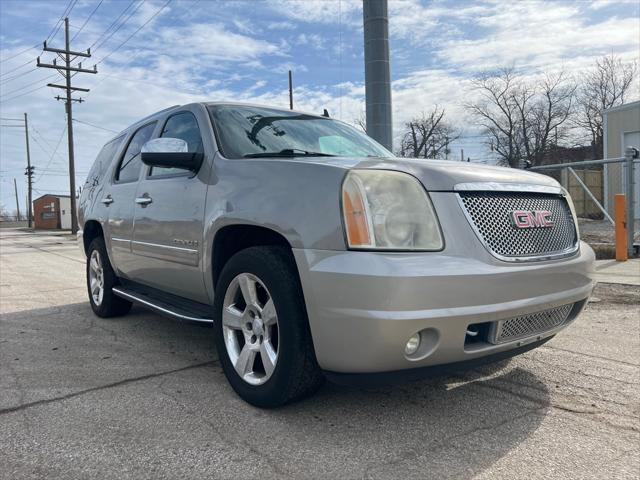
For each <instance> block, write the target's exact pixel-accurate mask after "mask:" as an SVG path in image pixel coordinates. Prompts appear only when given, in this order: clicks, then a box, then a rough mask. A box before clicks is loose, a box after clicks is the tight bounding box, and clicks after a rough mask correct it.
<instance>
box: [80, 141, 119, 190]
mask: <svg viewBox="0 0 640 480" xmlns="http://www.w3.org/2000/svg"><path fill="white" fill-rule="evenodd" d="M123 138H124V135H123V136H120V137H118V138H116V139H114V140H111V141H110V142H109V143H107V144H105V146H104V147H102V150H100V153H98V157H97V158H96V160H95V162H93V166H92V167H91V170H89V175H87V181H86V182H85V186H87V187H95V186H96V185H98V184H99V183H100V180H101V179H102V175H103V174H104V171H105V170H106V169H107V167H108V166H109V165H110V164H111V162H112V161H113V157H114V156H115V154H116V152H117V150H118V148H119V147H120V144H121V143H122V139H123Z"/></svg>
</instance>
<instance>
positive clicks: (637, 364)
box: [538, 345, 640, 367]
mask: <svg viewBox="0 0 640 480" xmlns="http://www.w3.org/2000/svg"><path fill="white" fill-rule="evenodd" d="M538 348H544V349H547V348H548V349H549V350H559V351H561V352H567V353H573V354H574V355H580V356H583V357H589V358H597V359H600V360H605V361H607V362H612V363H621V364H623V365H630V366H632V367H640V363H632V362H625V361H624V360H616V359H615V358H609V357H603V356H601V355H592V354H590V353H583V352H576V351H575V350H569V349H566V348H560V347H552V346H550V345H542V346H540V347H538Z"/></svg>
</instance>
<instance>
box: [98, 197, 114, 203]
mask: <svg viewBox="0 0 640 480" xmlns="http://www.w3.org/2000/svg"><path fill="white" fill-rule="evenodd" d="M100 201H101V202H102V203H104V204H105V205H110V204H112V203H113V198H111V195H107V196H106V197H104V198H103V199H102V200H100Z"/></svg>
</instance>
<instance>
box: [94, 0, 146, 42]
mask: <svg viewBox="0 0 640 480" xmlns="http://www.w3.org/2000/svg"><path fill="white" fill-rule="evenodd" d="M135 2H136V0H132V1H131V3H130V4H129V5H127V6H126V7H125V9H124V10H123V11H122V12H121V13H120V15H118V18H116V19H115V20H114V21H113V22H111V25H109V26H108V27H107V29H106V30H105V31H104V32H102V35H100V36H99V37H98V38H97V39H96V41H95V42H93V43H92V44H91V46H90V47H89V48H94V46H95V49H94V50H97V49H98V48H100V47H101V46H102V45H103V44H104V43H105V42H106V41H107V40H109V39H110V38H111V37H112V36H113V34H114V33H115V32H117V31H118V30H119V29H120V28H122V26H123V25H124V24H125V23H126V22H127V20H129V18H131V15H133V14H134V13H135V12H136V11H137V10H138V8H140V6H141V5H142V4H143V3H144V2H143V0H141V1H140V3H139V4H138V6H137V7H136V8H135V9H134V10H133V11H132V12H131V13H130V14H129V16H128V17H127V18H126V19H124V20H123V21H122V23H120V25H119V26H118V27H117V28H116V29H115V30H114V31H113V32H111V34H110V35H109V36H108V37H107V38H105V39H104V40H102V39H103V38H104V37H105V36H106V35H107V33H109V31H110V30H111V29H112V28H113V27H114V26H115V25H116V24H117V23H118V22H119V21H120V19H121V18H122V17H123V16H124V15H125V13H126V12H127V10H129V8H131V6H133V4H134V3H135ZM98 42H100V44H99V45H97V46H96V44H97V43H98Z"/></svg>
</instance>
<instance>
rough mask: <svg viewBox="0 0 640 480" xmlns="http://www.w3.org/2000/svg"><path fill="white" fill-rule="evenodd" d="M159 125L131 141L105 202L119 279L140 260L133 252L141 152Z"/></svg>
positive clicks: (150, 126)
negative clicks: (132, 242)
mask: <svg viewBox="0 0 640 480" xmlns="http://www.w3.org/2000/svg"><path fill="white" fill-rule="evenodd" d="M155 127H156V122H152V123H149V124H147V125H144V126H142V127H141V128H139V129H138V130H137V131H136V132H135V133H134V134H133V136H132V137H131V140H130V141H129V144H128V145H127V148H126V149H125V152H124V153H123V155H122V158H121V159H120V160H119V162H118V164H117V165H116V168H115V172H114V176H113V181H112V182H111V184H110V186H109V187H108V188H105V191H104V193H103V196H102V197H101V198H99V199H98V200H97V201H99V202H102V204H103V205H105V206H106V210H107V214H108V217H107V232H106V235H107V242H109V244H110V246H111V262H112V264H113V267H114V268H115V269H116V272H117V273H118V275H120V276H123V277H129V276H130V275H131V272H132V271H134V270H135V262H136V258H135V256H134V255H133V253H132V251H131V240H132V239H133V221H134V215H135V209H134V207H135V199H136V191H137V188H138V179H139V176H140V172H141V170H142V162H141V161H140V150H141V148H142V145H143V144H144V143H145V142H146V141H147V140H149V139H150V138H151V136H152V135H153V131H154V129H155Z"/></svg>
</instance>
